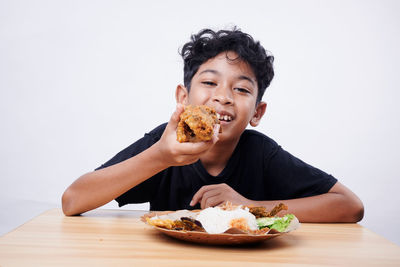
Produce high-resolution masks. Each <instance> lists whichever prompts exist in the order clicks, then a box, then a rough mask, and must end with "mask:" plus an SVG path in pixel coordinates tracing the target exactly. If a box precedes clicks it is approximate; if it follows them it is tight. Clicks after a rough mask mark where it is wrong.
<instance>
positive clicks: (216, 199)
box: [201, 195, 224, 209]
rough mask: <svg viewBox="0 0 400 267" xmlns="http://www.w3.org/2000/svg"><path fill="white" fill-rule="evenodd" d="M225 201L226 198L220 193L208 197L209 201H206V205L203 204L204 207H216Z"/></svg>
mask: <svg viewBox="0 0 400 267" xmlns="http://www.w3.org/2000/svg"><path fill="white" fill-rule="evenodd" d="M223 203H224V200H223V199H222V198H221V196H220V195H216V196H212V197H209V198H208V199H207V201H206V202H205V203H204V205H202V206H201V208H202V209H206V208H209V207H215V206H219V205H222V204H223Z"/></svg>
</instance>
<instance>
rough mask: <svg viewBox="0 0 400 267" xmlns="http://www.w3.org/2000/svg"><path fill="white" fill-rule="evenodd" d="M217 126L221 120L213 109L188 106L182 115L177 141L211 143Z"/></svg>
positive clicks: (202, 106) (201, 106)
mask: <svg viewBox="0 0 400 267" xmlns="http://www.w3.org/2000/svg"><path fill="white" fill-rule="evenodd" d="M215 124H219V120H218V118H217V113H216V112H215V110H214V109H213V108H210V107H207V106H204V105H200V106H192V105H188V106H186V107H185V111H184V112H183V113H182V114H181V115H180V121H179V123H178V128H177V130H176V135H177V140H178V142H180V143H183V142H201V141H209V140H211V138H212V136H213V134H214V125H215ZM220 132H221V131H220Z"/></svg>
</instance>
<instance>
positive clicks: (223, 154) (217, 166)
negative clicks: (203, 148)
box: [200, 138, 239, 176]
mask: <svg viewBox="0 0 400 267" xmlns="http://www.w3.org/2000/svg"><path fill="white" fill-rule="evenodd" d="M238 142H239V138H238V139H237V140H234V141H230V142H219V141H218V142H217V143H216V144H215V145H214V146H213V147H212V148H211V149H210V150H209V151H207V152H206V153H205V154H204V155H203V156H201V157H200V160H201V163H202V164H203V166H204V168H205V169H206V170H207V172H208V173H209V174H211V175H213V176H217V175H218V174H220V173H221V172H222V170H223V169H224V168H225V166H226V164H227V163H228V161H229V159H230V158H231V156H232V154H233V151H234V150H235V148H236V145H237V144H238Z"/></svg>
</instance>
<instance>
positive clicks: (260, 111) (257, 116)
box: [250, 102, 267, 127]
mask: <svg viewBox="0 0 400 267" xmlns="http://www.w3.org/2000/svg"><path fill="white" fill-rule="evenodd" d="M266 109H267V103H265V102H260V103H258V105H257V107H256V110H255V111H254V115H253V117H252V118H251V120H250V125H251V126H253V127H256V126H257V125H258V124H259V123H260V121H261V118H262V117H263V116H264V114H265V110H266Z"/></svg>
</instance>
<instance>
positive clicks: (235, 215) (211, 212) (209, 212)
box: [196, 207, 258, 234]
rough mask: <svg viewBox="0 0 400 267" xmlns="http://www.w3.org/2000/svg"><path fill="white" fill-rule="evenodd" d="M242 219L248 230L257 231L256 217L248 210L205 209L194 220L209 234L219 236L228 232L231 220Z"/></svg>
mask: <svg viewBox="0 0 400 267" xmlns="http://www.w3.org/2000/svg"><path fill="white" fill-rule="evenodd" d="M240 218H244V219H246V221H247V224H248V226H249V229H251V230H257V229H258V227H257V222H256V217H255V216H254V215H253V214H251V213H250V212H249V211H248V209H242V208H237V209H235V210H222V209H221V208H219V207H215V208H207V209H204V210H202V211H201V212H200V213H199V215H197V217H196V220H198V221H199V222H201V225H202V226H203V228H204V229H205V230H206V232H207V233H209V234H221V233H224V232H225V231H226V230H228V229H229V228H231V227H230V222H231V220H232V219H240Z"/></svg>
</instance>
